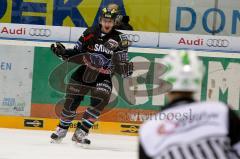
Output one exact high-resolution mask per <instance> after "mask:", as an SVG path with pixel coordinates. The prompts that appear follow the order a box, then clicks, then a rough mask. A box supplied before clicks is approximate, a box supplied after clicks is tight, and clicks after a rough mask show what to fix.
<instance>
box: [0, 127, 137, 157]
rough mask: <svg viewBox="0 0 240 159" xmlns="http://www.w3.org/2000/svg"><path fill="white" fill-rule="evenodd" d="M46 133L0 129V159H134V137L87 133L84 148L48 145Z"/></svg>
mask: <svg viewBox="0 0 240 159" xmlns="http://www.w3.org/2000/svg"><path fill="white" fill-rule="evenodd" d="M51 133H52V132H50V131H36V130H19V129H0V159H136V158H137V137H130V136H119V135H102V134H90V135H89V139H90V140H91V141H92V143H91V145H90V146H89V148H88V149H84V148H82V147H80V146H79V145H76V144H75V143H73V142H72V141H71V136H72V133H71V132H69V133H68V135H67V137H66V138H65V139H64V140H63V142H62V143H61V144H52V143H50V135H51Z"/></svg>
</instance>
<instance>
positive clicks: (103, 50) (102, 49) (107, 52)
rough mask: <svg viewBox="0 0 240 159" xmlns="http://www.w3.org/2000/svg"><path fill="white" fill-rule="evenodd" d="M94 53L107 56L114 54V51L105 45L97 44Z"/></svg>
mask: <svg viewBox="0 0 240 159" xmlns="http://www.w3.org/2000/svg"><path fill="white" fill-rule="evenodd" d="M94 51H96V52H104V53H106V54H113V51H112V50H109V49H107V48H106V47H105V46H104V45H102V44H95V47H94Z"/></svg>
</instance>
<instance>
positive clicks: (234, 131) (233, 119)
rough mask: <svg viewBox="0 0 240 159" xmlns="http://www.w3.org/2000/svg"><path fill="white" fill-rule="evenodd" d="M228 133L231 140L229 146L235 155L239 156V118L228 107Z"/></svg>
mask: <svg viewBox="0 0 240 159" xmlns="http://www.w3.org/2000/svg"><path fill="white" fill-rule="evenodd" d="M228 115H229V121H228V125H229V134H228V137H229V138H230V141H231V146H232V148H233V150H234V152H235V155H236V156H238V157H239V158H240V118H239V116H238V115H237V114H236V113H235V112H234V111H233V110H231V109H229V114H228Z"/></svg>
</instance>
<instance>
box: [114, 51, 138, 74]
mask: <svg viewBox="0 0 240 159" xmlns="http://www.w3.org/2000/svg"><path fill="white" fill-rule="evenodd" d="M112 63H113V65H114V72H116V73H118V74H119V75H121V76H122V77H123V78H126V77H129V76H131V75H132V74H133V63H132V62H129V61H128V53H127V52H126V51H119V52H116V53H114V54H113V57H112Z"/></svg>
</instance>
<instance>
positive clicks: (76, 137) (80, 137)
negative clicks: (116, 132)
mask: <svg viewBox="0 0 240 159" xmlns="http://www.w3.org/2000/svg"><path fill="white" fill-rule="evenodd" d="M87 135H88V133H86V132H85V131H83V130H82V129H80V128H76V130H75V132H74V134H73V137H72V141H74V142H76V143H79V144H81V145H90V143H91V141H90V140H89V139H87V138H86V136H87Z"/></svg>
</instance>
